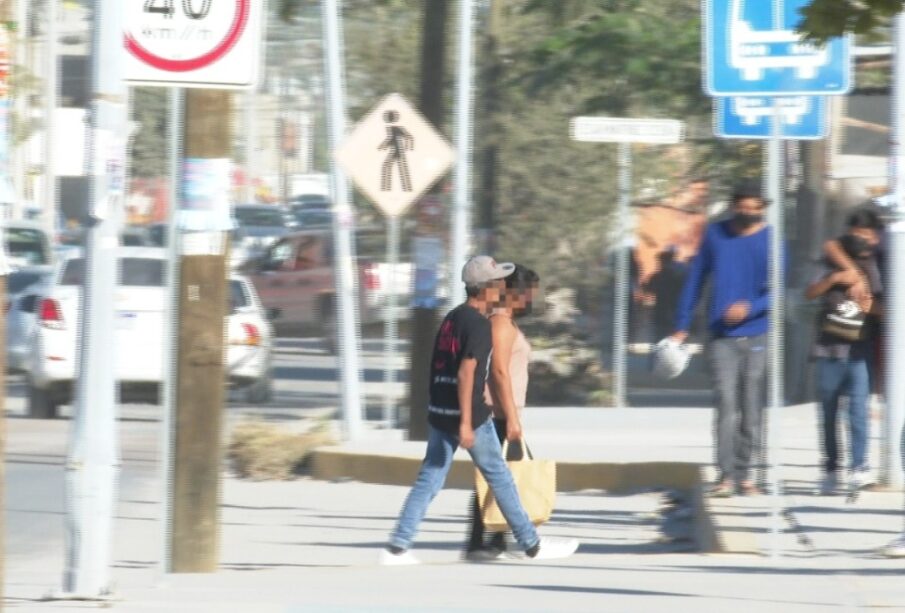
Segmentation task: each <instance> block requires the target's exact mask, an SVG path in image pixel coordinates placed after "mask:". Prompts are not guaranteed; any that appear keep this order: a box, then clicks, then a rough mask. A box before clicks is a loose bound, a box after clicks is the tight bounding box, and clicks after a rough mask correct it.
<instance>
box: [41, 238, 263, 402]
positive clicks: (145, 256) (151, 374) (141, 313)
mask: <svg viewBox="0 0 905 613" xmlns="http://www.w3.org/2000/svg"><path fill="white" fill-rule="evenodd" d="M165 253H166V252H165V250H163V249H160V248H156V247H121V248H120V249H119V250H118V259H119V263H120V267H119V270H120V272H119V277H120V278H119V285H118V287H117V290H116V294H115V301H116V311H117V318H116V345H117V347H118V348H119V349H120V350H119V351H118V352H117V356H116V378H117V380H118V381H119V382H120V395H121V399H122V400H123V401H126V402H128V401H156V400H157V398H158V397H159V388H160V383H161V381H162V379H163V359H164V355H163V349H164V348H163V339H164V338H165V336H166V332H165V330H164V325H165V317H164V313H165V309H166V300H167V292H166V288H165V285H164V279H165V271H166V262H165V259H164V258H165ZM83 281H84V259H83V258H82V256H81V254H80V253H78V254H77V253H71V254H68V255H67V257H64V258H63V259H62V260H61V261H60V263H59V264H58V266H57V268H56V270H55V272H54V273H53V277H52V279H51V281H50V283H49V285H48V288H47V291H46V292H45V294H44V296H43V298H42V299H41V300H40V301H39V302H38V305H37V328H36V330H35V334H34V337H33V338H34V340H33V343H32V345H31V351H30V353H29V359H28V361H27V366H26V375H27V381H28V414H29V415H30V416H32V417H53V416H55V415H56V413H57V410H58V408H59V406H60V405H62V404H67V403H69V402H71V400H72V395H73V382H74V380H75V377H76V373H77V368H76V359H77V344H78V331H79V317H80V314H79V306H80V300H81V288H82V285H83ZM230 289H231V291H230V295H231V300H230V302H231V305H230V314H229V315H228V317H227V321H226V322H225V324H226V329H227V332H228V336H227V339H228V346H227V348H226V356H225V361H226V372H227V375H228V380H229V383H230V385H233V386H237V387H242V388H244V389H245V390H247V392H248V400H249V401H253V402H266V401H267V400H269V397H270V389H271V372H270V371H271V356H270V353H271V346H272V333H271V329H270V325H269V323H268V322H267V319H266V317H265V316H264V315H263V313H262V310H261V308H260V303H259V302H258V301H257V298H256V296H255V295H254V293H253V289H252V288H251V286H250V284H249V283H248V282H247V281H245V280H244V279H241V278H237V277H233V278H231V279H230ZM135 348H141V350H140V351H136V350H134V349H135ZM130 349H132V350H130Z"/></svg>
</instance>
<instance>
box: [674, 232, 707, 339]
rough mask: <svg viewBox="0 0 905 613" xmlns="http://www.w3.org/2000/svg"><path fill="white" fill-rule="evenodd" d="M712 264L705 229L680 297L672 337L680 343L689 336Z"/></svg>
mask: <svg viewBox="0 0 905 613" xmlns="http://www.w3.org/2000/svg"><path fill="white" fill-rule="evenodd" d="M710 265H711V248H710V232H709V231H705V234H704V240H702V241H701V247H700V249H699V250H698V253H697V255H695V256H694V259H692V261H691V270H689V271H688V277H686V279H685V285H684V286H683V287H682V295H681V297H680V298H679V307H678V310H677V312H676V331H675V332H674V333H673V335H672V338H673V339H675V340H677V341H679V342H680V343H683V342H685V339H686V338H688V329H689V328H690V327H691V318H692V316H693V315H694V307H695V305H696V304H697V303H698V299H699V298H700V296H701V289H702V288H703V287H704V281H705V280H706V279H707V275H708V274H709V273H710Z"/></svg>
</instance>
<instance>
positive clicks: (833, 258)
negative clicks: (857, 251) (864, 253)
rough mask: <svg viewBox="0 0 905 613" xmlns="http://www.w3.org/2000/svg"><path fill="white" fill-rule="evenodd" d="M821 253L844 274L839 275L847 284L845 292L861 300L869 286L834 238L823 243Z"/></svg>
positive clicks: (868, 291) (864, 297)
mask: <svg viewBox="0 0 905 613" xmlns="http://www.w3.org/2000/svg"><path fill="white" fill-rule="evenodd" d="M823 254H824V255H825V256H826V258H827V259H828V260H829V261H830V262H831V263H832V264H833V265H835V266H836V267H837V268H839V269H840V271H841V272H842V273H844V274H842V275H840V277H839V278H840V282H841V283H843V284H844V285H847V286H848V290H847V291H846V293H847V294H848V295H849V297H851V298H854V299H855V300H856V301H858V302H863V301H864V300H865V299H866V298H867V297H868V296H869V294H870V288H869V287H867V284H866V283H865V282H864V279H863V278H862V277H861V274H860V271H859V270H858V266H857V264H855V263H854V262H853V261H852V259H851V258H850V257H849V255H848V254H847V253H846V252H845V249H843V248H842V245H841V244H840V243H839V241H838V240H836V239H835V238H831V239H829V240H828V241H826V242H825V243H823Z"/></svg>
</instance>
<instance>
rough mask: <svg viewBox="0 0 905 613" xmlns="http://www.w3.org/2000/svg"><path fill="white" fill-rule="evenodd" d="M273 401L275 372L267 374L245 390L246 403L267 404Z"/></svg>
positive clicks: (268, 369)
mask: <svg viewBox="0 0 905 613" xmlns="http://www.w3.org/2000/svg"><path fill="white" fill-rule="evenodd" d="M271 400H273V371H272V370H271V367H270V366H268V367H267V372H266V373H264V374H263V375H262V376H261V378H260V379H258V380H257V381H255V382H254V383H252V384H251V385H249V386H248V387H246V388H245V402H247V403H248V404H267V403H268V402H270V401H271Z"/></svg>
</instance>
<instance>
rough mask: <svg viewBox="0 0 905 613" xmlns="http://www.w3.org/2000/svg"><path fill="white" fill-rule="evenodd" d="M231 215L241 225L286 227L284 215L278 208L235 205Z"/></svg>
mask: <svg viewBox="0 0 905 613" xmlns="http://www.w3.org/2000/svg"><path fill="white" fill-rule="evenodd" d="M233 215H234V216H235V218H236V221H238V222H239V225H242V226H267V227H278V228H284V227H286V216H285V214H284V213H283V212H282V211H280V210H279V209H265V208H257V207H255V208H242V207H236V209H235V210H234V211H233Z"/></svg>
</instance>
